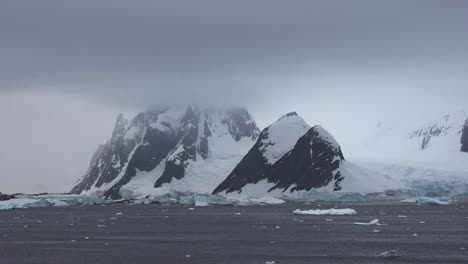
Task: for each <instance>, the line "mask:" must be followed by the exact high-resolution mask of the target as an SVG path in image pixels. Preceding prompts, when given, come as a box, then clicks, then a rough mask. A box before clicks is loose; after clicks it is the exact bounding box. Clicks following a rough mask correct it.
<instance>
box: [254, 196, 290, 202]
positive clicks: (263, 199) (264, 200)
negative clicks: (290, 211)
mask: <svg viewBox="0 0 468 264" xmlns="http://www.w3.org/2000/svg"><path fill="white" fill-rule="evenodd" d="M249 201H250V202H252V203H260V204H283V203H285V201H283V200H281V199H278V198H275V197H271V196H264V197H261V198H250V199H249Z"/></svg>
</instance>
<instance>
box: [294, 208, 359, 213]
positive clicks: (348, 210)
mask: <svg viewBox="0 0 468 264" xmlns="http://www.w3.org/2000/svg"><path fill="white" fill-rule="evenodd" d="M293 213H294V214H296V215H355V214H357V212H356V210H354V209H350V208H345V209H334V208H332V209H315V210H314V209H312V210H304V211H302V210H300V209H296V210H295V211H294V212H293Z"/></svg>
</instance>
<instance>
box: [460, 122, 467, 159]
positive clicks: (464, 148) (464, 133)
mask: <svg viewBox="0 0 468 264" xmlns="http://www.w3.org/2000/svg"><path fill="white" fill-rule="evenodd" d="M461 144H462V146H461V151H462V152H468V118H467V119H466V121H465V125H464V126H463V130H462V136H461Z"/></svg>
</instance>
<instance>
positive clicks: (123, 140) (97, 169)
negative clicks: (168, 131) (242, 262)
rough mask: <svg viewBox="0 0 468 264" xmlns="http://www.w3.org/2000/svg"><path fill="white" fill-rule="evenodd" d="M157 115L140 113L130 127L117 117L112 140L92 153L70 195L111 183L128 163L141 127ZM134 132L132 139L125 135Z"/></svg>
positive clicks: (137, 141) (121, 118)
mask: <svg viewBox="0 0 468 264" xmlns="http://www.w3.org/2000/svg"><path fill="white" fill-rule="evenodd" d="M155 115H156V116H157V113H154V112H148V113H141V114H139V115H138V116H137V117H136V118H135V119H133V120H132V123H131V125H130V124H128V121H127V120H125V119H124V118H123V116H122V115H119V116H118V117H117V121H116V123H115V128H114V131H113V132H112V138H111V139H110V140H109V141H108V142H107V143H106V144H104V145H100V146H99V147H98V149H97V151H96V152H95V153H94V155H93V157H92V159H91V164H90V167H89V169H88V171H87V172H86V173H85V176H83V178H82V180H81V181H79V182H78V184H76V185H75V186H74V187H73V189H72V190H71V192H72V193H81V192H83V191H86V190H89V189H91V187H93V186H95V187H97V188H99V187H101V186H102V185H104V184H107V183H110V182H111V181H113V180H114V179H115V178H116V177H117V175H119V174H120V173H121V172H122V171H123V170H124V167H125V165H126V164H127V163H128V161H129V155H130V153H131V152H132V151H133V149H134V148H135V147H136V145H137V144H138V143H139V142H140V141H141V137H142V136H143V135H142V134H143V133H142V130H143V127H145V126H147V124H148V123H149V122H150V120H151V119H154V118H155V117H154V116H155ZM130 129H133V130H134V131H135V133H134V135H132V137H127V133H128V132H131V131H129V130H130Z"/></svg>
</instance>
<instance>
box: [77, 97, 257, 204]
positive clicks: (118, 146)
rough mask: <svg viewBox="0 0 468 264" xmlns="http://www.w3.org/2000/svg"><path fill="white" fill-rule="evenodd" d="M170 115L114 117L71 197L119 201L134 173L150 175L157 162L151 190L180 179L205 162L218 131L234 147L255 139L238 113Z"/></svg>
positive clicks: (246, 117) (192, 110)
mask: <svg viewBox="0 0 468 264" xmlns="http://www.w3.org/2000/svg"><path fill="white" fill-rule="evenodd" d="M174 113H178V112H177V111H174ZM174 113H173V112H171V111H170V109H169V110H168V109H162V110H158V111H148V112H143V113H140V114H138V115H137V116H136V117H135V118H134V119H132V120H131V121H130V122H129V121H126V120H125V119H124V118H123V116H121V115H120V116H119V117H118V118H117V121H116V125H115V129H114V132H113V133H112V138H111V140H109V142H107V143H106V144H104V145H101V146H100V147H99V148H98V150H97V151H96V153H95V154H94V155H93V158H92V160H91V164H90V168H89V169H88V171H87V172H86V174H85V176H84V177H83V178H82V179H81V180H80V181H79V182H78V183H77V184H76V186H75V187H74V188H73V190H72V193H82V192H84V191H89V190H91V189H92V190H101V191H103V192H104V195H105V197H107V198H111V199H119V198H121V195H120V190H121V188H122V186H125V185H126V184H127V183H129V182H130V181H131V179H132V178H133V177H134V176H135V175H136V174H137V172H138V171H144V172H150V171H152V170H154V169H155V168H156V167H157V166H158V165H159V164H160V163H161V162H165V168H164V172H163V173H162V175H161V176H160V177H158V178H155V179H154V181H155V184H154V186H155V187H161V186H162V185H163V184H165V183H170V182H171V181H172V180H174V179H181V178H183V177H184V176H185V169H186V167H187V166H188V164H190V163H191V162H194V161H196V160H197V159H198V158H200V159H208V158H210V155H211V150H210V145H209V138H210V137H211V136H212V135H213V133H216V131H217V129H218V128H219V126H226V127H227V128H228V129H227V130H228V131H229V133H230V135H231V136H232V138H233V139H235V140H236V141H238V140H240V139H241V138H244V137H250V138H253V139H255V138H256V137H257V136H258V128H257V127H256V125H255V122H254V121H253V119H252V117H251V116H250V114H249V113H248V112H247V110H245V109H243V108H232V109H228V110H217V109H207V108H202V107H198V106H189V107H188V108H187V109H186V111H185V112H183V113H182V114H174ZM168 116H169V117H168ZM166 119H167V120H166ZM174 120H175V121H174Z"/></svg>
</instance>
